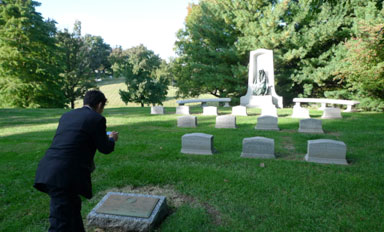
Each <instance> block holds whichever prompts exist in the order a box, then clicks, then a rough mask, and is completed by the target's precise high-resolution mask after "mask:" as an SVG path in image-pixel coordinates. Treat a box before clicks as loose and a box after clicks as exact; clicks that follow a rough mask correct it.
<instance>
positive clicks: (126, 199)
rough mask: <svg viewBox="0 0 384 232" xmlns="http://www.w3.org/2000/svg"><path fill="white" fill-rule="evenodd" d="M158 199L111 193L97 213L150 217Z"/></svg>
mask: <svg viewBox="0 0 384 232" xmlns="http://www.w3.org/2000/svg"><path fill="white" fill-rule="evenodd" d="M158 201H159V199H158V198H150V197H139V196H127V195H110V196H109V197H108V199H107V200H106V201H104V203H103V204H102V205H101V206H100V207H99V208H98V209H97V210H96V213H104V214H112V215H120V216H129V217H141V218H149V216H151V214H152V211H153V209H154V208H155V206H156V204H157V202H158Z"/></svg>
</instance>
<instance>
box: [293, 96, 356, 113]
mask: <svg viewBox="0 0 384 232" xmlns="http://www.w3.org/2000/svg"><path fill="white" fill-rule="evenodd" d="M293 102H295V103H296V104H295V106H298V107H300V103H321V107H320V108H319V109H320V110H324V109H325V108H326V107H327V104H337V105H346V106H347V109H346V110H344V112H352V106H354V105H357V104H359V103H360V102H358V101H352V100H340V99H326V98H294V99H293Z"/></svg>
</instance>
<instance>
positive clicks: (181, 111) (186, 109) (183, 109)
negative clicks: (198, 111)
mask: <svg viewBox="0 0 384 232" xmlns="http://www.w3.org/2000/svg"><path fill="white" fill-rule="evenodd" d="M176 114H184V115H189V106H177V107H176Z"/></svg>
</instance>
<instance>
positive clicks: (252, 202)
mask: <svg viewBox="0 0 384 232" xmlns="http://www.w3.org/2000/svg"><path fill="white" fill-rule="evenodd" d="M166 110H169V111H174V108H172V107H170V108H168V107H167V109H166ZM219 111H220V109H219ZM62 112H64V111H62ZM62 112H55V110H41V111H30V110H20V111H18V112H15V114H14V115H12V113H10V112H7V114H6V115H5V114H3V113H4V112H3V111H0V120H2V122H3V123H4V124H3V125H4V126H3V127H5V128H8V127H9V126H13V124H12V125H9V126H8V125H7V124H6V118H7V117H9V118H12V117H13V116H15V118H13V120H12V122H13V123H15V124H22V123H23V121H25V120H28V118H31V120H32V118H33V119H34V120H36V121H32V123H36V125H38V124H41V125H44V123H45V122H46V120H56V121H58V118H59V117H60V115H61V113H62ZM192 112H193V114H196V116H197V117H198V127H197V128H178V127H177V126H176V118H177V115H171V114H166V115H150V108H148V107H146V108H141V107H138V108H124V107H122V108H110V109H106V110H105V116H106V117H107V121H108V122H109V121H112V122H114V121H117V123H116V124H113V125H112V126H109V127H108V130H109V129H111V130H116V131H119V132H120V139H119V141H118V142H117V144H116V149H115V152H114V153H113V154H111V155H108V156H101V155H100V154H98V155H97V156H96V165H97V169H96V172H95V173H94V174H93V178H94V183H95V186H94V187H95V190H96V192H97V191H101V190H103V189H106V188H110V187H111V186H113V187H122V186H126V185H128V184H130V185H133V186H146V185H166V184H174V185H175V186H176V187H175V189H176V190H178V191H182V192H183V193H185V194H188V195H190V196H194V197H196V199H203V200H204V202H205V201H206V202H208V203H210V204H212V205H213V206H215V207H216V208H217V209H218V210H217V211H218V212H220V214H221V215H223V220H225V221H224V225H226V226H228V225H229V227H228V228H229V229H228V230H227V231H229V230H231V231H235V229H234V228H239V227H238V224H235V226H233V227H231V223H233V221H236V223H237V221H239V225H240V226H242V227H243V228H245V230H246V231H252V229H254V227H253V226H254V219H252V218H249V217H247V216H249V215H252V216H253V215H259V214H258V213H259V212H261V211H260V210H262V212H263V213H264V215H265V218H266V219H265V220H261V221H259V223H264V226H265V227H268V226H273V225H274V223H275V222H276V220H280V221H278V222H279V223H280V226H283V225H285V224H284V223H286V222H287V221H284V220H283V219H281V218H286V217H291V215H292V212H293V213H294V215H293V216H292V218H289V220H294V218H295V217H297V218H300V217H303V215H306V213H307V212H308V210H310V209H313V208H314V210H313V211H310V213H311V215H314V217H318V218H323V219H324V218H325V219H324V220H332V219H333V217H334V215H344V214H346V215H347V216H346V217H345V218H343V220H349V219H350V217H355V216H356V217H357V218H360V217H361V215H362V212H367V214H366V216H367V218H371V217H370V215H373V214H371V213H372V211H374V212H373V213H376V211H377V212H380V211H381V210H382V205H383V204H382V203H383V200H382V199H381V197H378V196H381V195H380V193H381V192H382V188H381V187H382V186H381V185H379V184H378V183H379V181H381V179H382V177H381V176H380V173H382V172H383V171H384V169H383V166H382V165H381V164H380V162H378V161H380V160H382V159H383V158H382V154H383V148H382V138H383V137H384V131H383V130H381V128H382V122H383V121H384V115H383V114H370V113H367V114H361V113H351V114H343V116H344V118H343V119H338V120H322V121H323V128H324V130H325V131H326V133H325V134H302V133H298V132H297V129H298V126H299V120H295V119H290V118H281V119H280V118H279V127H280V128H281V129H282V130H281V131H256V130H255V129H254V127H255V125H256V122H257V114H254V115H252V116H250V117H238V128H237V129H216V128H215V117H214V116H200V115H198V114H199V113H201V109H199V108H196V109H192ZM314 115H316V116H318V114H317V113H315V114H314ZM130 118H131V119H132V120H128V119H130ZM126 119H127V120H126ZM120 121H121V122H120ZM54 131H55V129H52V130H41V131H35V132H27V131H26V132H25V133H19V134H17V135H10V136H7V137H5V138H2V139H1V141H0V146H1V147H2V149H1V150H0V160H1V161H2V162H1V164H0V165H2V166H1V167H2V168H4V170H5V171H4V172H1V173H0V176H2V177H3V179H2V180H4V182H2V183H1V184H0V186H1V189H3V191H0V196H1V197H0V202H3V203H4V204H2V205H3V206H0V207H3V208H0V209H4V212H6V214H5V213H4V215H5V216H4V217H3V219H4V223H7V224H11V223H13V221H14V215H15V214H18V213H19V212H22V213H23V214H21V213H20V214H18V216H19V217H20V218H23V220H29V221H27V222H26V221H23V222H22V223H23V224H21V226H22V227H23V228H26V230H29V229H30V228H28V227H29V226H31V225H32V224H33V223H35V226H36V224H37V223H40V224H41V222H42V220H46V218H47V217H48V200H47V198H46V196H43V195H42V194H40V193H37V192H36V191H34V190H33V189H32V187H31V186H32V182H33V173H34V171H35V168H36V165H37V162H38V161H39V160H40V158H41V157H42V156H43V155H44V152H45V150H46V149H47V148H48V146H49V144H48V143H47V140H48V138H44V140H43V141H40V140H37V139H40V138H41V137H44V136H45V137H47V136H53V134H54ZM193 132H201V133H207V134H212V135H214V146H215V148H216V149H217V150H218V153H216V154H214V155H213V156H195V155H185V154H181V153H180V148H181V136H182V135H184V134H186V133H193ZM254 136H263V137H268V138H273V139H274V140H275V153H276V156H277V159H276V160H265V159H244V158H240V153H241V150H242V140H243V139H244V138H247V137H254ZM318 138H330V139H338V140H341V141H344V142H345V143H346V144H347V148H348V151H347V158H348V160H349V161H352V164H353V165H350V166H336V165H320V164H310V163H305V162H304V161H303V157H304V154H305V153H306V145H307V141H308V140H312V139H318ZM51 139H52V138H49V140H51ZM33 143H36V144H35V146H32V145H31V144H33ZM37 143H39V144H37ZM260 164H263V165H264V164H265V166H260ZM367 182H368V184H365V183H367ZM26 186H28V187H26ZM361 186H363V188H362V187H361ZM346 193H347V194H346ZM26 196H27V197H26ZM250 196H252V197H250ZM365 196H369V197H365ZM1 198H2V199H5V200H1ZM42 199H44V201H43V200H42ZM223 199H225V200H223ZM36 202H38V203H39V205H38V204H37V203H36ZM263 202H264V203H263ZM335 202H337V203H338V204H339V206H338V207H336V208H335ZM11 204H12V205H13V207H9V205H11ZM42 204H45V207H46V209H44V210H45V211H44V212H45V214H42V213H40V211H41V205H42ZM16 205H17V206H16ZM20 205H21V206H20ZM31 205H32V206H34V207H30V206H31ZM37 205H38V206H37ZM84 205H85V209H83V211H84V210H85V212H86V213H87V212H89V210H90V208H91V207H93V206H94V204H90V203H85V204H84ZM293 205H295V206H297V207H293ZM343 205H347V206H348V207H345V209H344V208H343ZM314 206H315V207H314ZM300 207H301V208H302V209H297V208H300ZM351 209H353V210H351ZM215 210H216V209H215ZM268 210H270V211H268ZM319 210H320V213H319V212H318V211H319ZM243 211H247V213H242V212H243ZM282 211H283V212H282ZM24 212H27V215H28V216H26V215H25V214H24ZM191 212H192V213H193V212H194V211H193V210H192V209H187V210H185V211H183V210H179V211H178V212H177V213H176V214H175V218H170V219H167V220H168V222H171V223H174V224H171V225H172V226H173V227H174V228H177V226H178V225H177V222H178V220H181V219H183V218H184V217H185V221H188V222H190V221H192V220H190V217H189V216H190V215H189V214H190V213H191ZM202 212H204V211H202ZM202 212H200V211H199V212H197V213H196V215H201V213H202ZM83 213H84V212H83ZM279 213H280V214H282V215H283V216H282V217H276V215H277V214H279ZM280 214H279V215H280ZM329 214H331V215H330V216H328V215H329ZM178 215H179V216H178ZM180 215H181V216H180ZM351 215H352V216H351ZM375 215H380V214H375ZM193 218H194V219H196V218H200V217H199V216H196V217H195V216H193ZM204 218H205V217H204ZM226 218H235V219H236V220H233V221H231V220H227V219H226ZM244 218H245V219H244ZM248 218H249V219H248ZM267 219H268V220H267ZM312 219H313V218H311V217H309V218H307V219H306V220H301V221H296V222H297V224H298V225H299V224H300V225H301V224H303V223H304V224H305V225H307V226H310V225H312V222H313V220H312ZM183 220H184V219H183ZM248 220H249V223H248ZM281 220H282V221H281ZM379 220H381V218H380V219H379ZM199 222H200V221H199ZM272 222H273V223H272ZM373 222H374V221H373ZM190 223H191V225H192V226H196V224H197V223H194V222H190ZM203 223H205V224H209V223H210V222H209V221H204V222H203ZM364 223H365V222H364ZM374 223H376V224H377V222H374ZM374 223H373V224H374ZM320 224H321V223H320ZM332 224H333V223H329V225H332ZM327 225H328V224H327ZM369 225H372V221H368V222H366V224H364V226H369ZM39 226H40V227H42V226H41V225H39ZM172 226H171V227H172ZM364 226H362V228H363V227H364ZM19 227H20V226H19ZM40 227H36V228H40ZM5 228H6V227H5ZM14 228H17V225H15V226H14ZM308 228H309V227H308ZM6 229H7V228H6ZM302 229H303V228H302ZM323 229H324V231H327V229H326V228H325V227H324V228H323ZM298 230H300V229H298ZM329 230H332V229H329ZM14 231H16V230H14ZM18 231H21V230H18ZM36 231H42V230H36ZM206 231H209V230H206ZM303 231H304V229H303ZM372 231H373V230H372Z"/></svg>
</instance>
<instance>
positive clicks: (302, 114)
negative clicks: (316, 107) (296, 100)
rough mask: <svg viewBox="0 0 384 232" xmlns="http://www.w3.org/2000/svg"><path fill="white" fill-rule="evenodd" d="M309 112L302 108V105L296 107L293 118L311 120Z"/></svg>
mask: <svg viewBox="0 0 384 232" xmlns="http://www.w3.org/2000/svg"><path fill="white" fill-rule="evenodd" d="M310 117H311V116H309V110H308V109H306V108H303V107H301V106H300V105H295V106H294V107H293V111H292V115H291V118H310Z"/></svg>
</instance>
